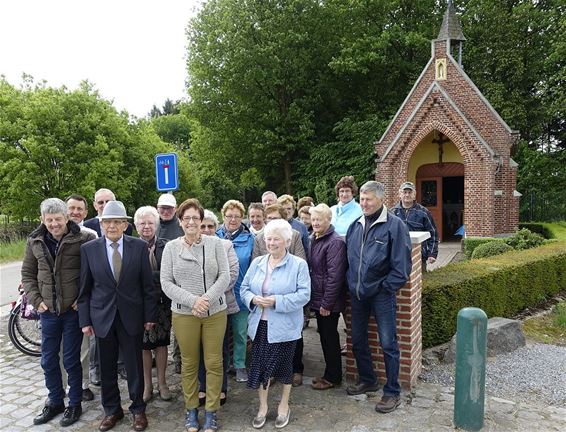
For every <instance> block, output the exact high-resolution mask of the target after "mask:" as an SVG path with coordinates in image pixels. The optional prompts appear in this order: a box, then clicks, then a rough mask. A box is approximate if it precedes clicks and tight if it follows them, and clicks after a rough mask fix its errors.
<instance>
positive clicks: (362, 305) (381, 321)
mask: <svg viewBox="0 0 566 432" xmlns="http://www.w3.org/2000/svg"><path fill="white" fill-rule="evenodd" d="M350 298H351V301H352V351H353V352H354V357H355V358H356V365H357V368H358V375H359V377H360V378H359V381H360V383H366V384H375V383H377V376H376V374H375V371H374V370H373V362H372V359H371V352H370V349H369V343H368V322H369V317H370V314H372V315H373V316H374V318H375V321H376V322H377V334H378V336H379V343H380V344H381V349H382V350H383V359H384V362H385V375H386V377H387V381H386V383H385V385H384V386H383V394H384V396H398V395H399V394H400V392H401V387H400V386H399V357H400V353H399V344H398V342H397V296H396V295H395V294H392V293H389V292H386V291H385V290H383V289H382V290H380V291H379V292H378V293H377V294H376V295H374V296H373V297H370V298H368V299H362V300H358V299H357V298H356V296H355V295H352V296H351V297H350Z"/></svg>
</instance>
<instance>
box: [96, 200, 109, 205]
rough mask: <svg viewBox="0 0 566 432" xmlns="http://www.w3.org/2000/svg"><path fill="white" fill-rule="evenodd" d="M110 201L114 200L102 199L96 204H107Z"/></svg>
mask: <svg viewBox="0 0 566 432" xmlns="http://www.w3.org/2000/svg"><path fill="white" fill-rule="evenodd" d="M108 201H112V200H100V201H96V204H98V205H102V204H106V203H107V202H108Z"/></svg>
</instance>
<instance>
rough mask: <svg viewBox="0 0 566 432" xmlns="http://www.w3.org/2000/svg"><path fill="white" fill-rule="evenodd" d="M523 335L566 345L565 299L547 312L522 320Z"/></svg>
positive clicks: (540, 340)
mask: <svg viewBox="0 0 566 432" xmlns="http://www.w3.org/2000/svg"><path fill="white" fill-rule="evenodd" d="M523 331H524V332H525V335H526V336H528V337H529V338H531V339H534V340H536V341H538V342H542V343H546V344H553V345H561V346H566V300H562V301H561V302H559V303H558V304H556V306H554V308H553V309H552V311H551V312H550V313H548V314H545V315H541V316H537V317H533V318H529V319H527V320H525V321H524V322H523Z"/></svg>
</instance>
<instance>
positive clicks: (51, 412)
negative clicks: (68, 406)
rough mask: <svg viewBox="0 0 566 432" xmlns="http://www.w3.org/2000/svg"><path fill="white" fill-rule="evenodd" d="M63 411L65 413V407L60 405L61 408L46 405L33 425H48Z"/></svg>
mask: <svg viewBox="0 0 566 432" xmlns="http://www.w3.org/2000/svg"><path fill="white" fill-rule="evenodd" d="M63 411H65V405H59V406H50V405H45V406H44V407H43V411H41V414H39V415H38V416H37V417H36V418H34V419H33V424H34V425H40V424H43V423H47V422H48V421H49V420H51V419H52V418H53V417H55V416H57V415H59V414H61V413H62V412H63Z"/></svg>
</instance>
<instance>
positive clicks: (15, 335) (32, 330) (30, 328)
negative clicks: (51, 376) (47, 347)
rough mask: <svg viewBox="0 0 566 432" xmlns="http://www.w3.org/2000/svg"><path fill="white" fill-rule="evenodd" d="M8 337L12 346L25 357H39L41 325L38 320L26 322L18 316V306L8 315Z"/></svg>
mask: <svg viewBox="0 0 566 432" xmlns="http://www.w3.org/2000/svg"><path fill="white" fill-rule="evenodd" d="M8 336H10V340H11V341H12V343H13V344H14V346H15V347H16V348H17V349H18V350H20V351H21V352H23V353H24V354H26V355H29V356H32V357H40V356H41V323H40V321H39V320H27V319H24V318H22V317H21V315H20V305H17V306H16V307H15V308H14V310H13V311H12V312H11V313H10V319H9V320H8Z"/></svg>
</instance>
